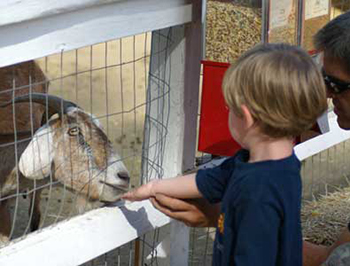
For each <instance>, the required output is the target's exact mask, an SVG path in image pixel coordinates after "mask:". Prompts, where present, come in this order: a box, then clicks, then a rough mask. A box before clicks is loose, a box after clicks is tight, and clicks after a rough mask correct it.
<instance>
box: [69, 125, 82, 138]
mask: <svg viewBox="0 0 350 266" xmlns="http://www.w3.org/2000/svg"><path fill="white" fill-rule="evenodd" d="M79 132H80V129H79V128H78V127H72V128H70V129H69V130H68V134H69V136H76V135H78V134H79Z"/></svg>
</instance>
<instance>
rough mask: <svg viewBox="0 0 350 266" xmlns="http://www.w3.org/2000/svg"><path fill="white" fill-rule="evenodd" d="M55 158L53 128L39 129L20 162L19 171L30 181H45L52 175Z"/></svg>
mask: <svg viewBox="0 0 350 266" xmlns="http://www.w3.org/2000/svg"><path fill="white" fill-rule="evenodd" d="M53 156H54V149H53V142H52V132H51V127H49V126H48V125H44V126H42V127H41V128H39V129H38V130H37V131H36V132H35V134H34V136H33V139H32V140H31V142H30V143H29V145H28V146H27V148H26V149H25V150H24V152H23V153H22V155H21V158H20V160H19V170H20V171H21V173H22V174H23V175H24V176H25V177H26V178H29V179H43V178H45V177H47V176H48V175H49V174H50V170H51V163H52V159H53Z"/></svg>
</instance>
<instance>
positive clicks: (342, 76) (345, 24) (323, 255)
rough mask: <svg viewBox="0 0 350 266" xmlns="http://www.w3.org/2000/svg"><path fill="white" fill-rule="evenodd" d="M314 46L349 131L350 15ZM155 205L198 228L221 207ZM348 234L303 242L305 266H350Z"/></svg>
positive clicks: (166, 201) (160, 201)
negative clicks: (329, 242)
mask: <svg viewBox="0 0 350 266" xmlns="http://www.w3.org/2000/svg"><path fill="white" fill-rule="evenodd" d="M314 42H315V46H316V48H317V50H319V51H320V52H322V53H323V74H324V79H325V83H326V85H327V88H328V95H329V97H330V98H331V99H332V102H333V105H334V112H335V113H336V114H337V116H338V118H337V122H338V124H339V126H340V127H341V128H343V129H346V130H350V12H347V13H344V14H342V15H340V16H338V17H337V18H335V19H333V20H332V21H330V22H329V23H328V24H327V25H325V26H324V27H323V28H322V29H321V30H320V31H319V32H318V33H317V34H316V36H315V38H314ZM152 203H153V205H154V206H155V207H156V208H157V209H159V210H160V211H162V212H163V213H165V214H166V215H168V216H170V217H172V218H174V219H177V220H180V221H182V222H184V223H185V224H187V225H189V226H195V227H209V226H214V227H215V226H216V224H217V218H218V215H219V210H220V206H219V205H210V204H209V203H208V202H206V201H205V200H204V199H200V200H197V201H191V202H189V201H187V202H185V201H182V200H179V199H174V198H169V197H166V196H164V195H157V196H156V198H155V199H152ZM348 227H349V226H348ZM349 230H350V228H346V229H344V230H343V232H342V233H341V234H340V236H339V238H338V240H337V241H336V242H335V243H334V244H333V245H332V246H331V247H325V246H318V245H314V244H311V243H309V242H306V241H304V245H303V253H304V254H303V264H304V265H305V266H316V265H321V263H323V262H325V261H326V262H325V263H324V264H322V265H326V266H331V265H344V266H345V265H350V243H348V244H344V243H347V242H350V232H349ZM327 258H328V259H327Z"/></svg>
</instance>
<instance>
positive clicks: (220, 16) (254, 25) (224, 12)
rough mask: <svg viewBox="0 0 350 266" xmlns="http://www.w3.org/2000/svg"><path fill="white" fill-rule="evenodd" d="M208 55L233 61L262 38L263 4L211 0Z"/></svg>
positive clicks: (208, 19) (223, 60)
mask: <svg viewBox="0 0 350 266" xmlns="http://www.w3.org/2000/svg"><path fill="white" fill-rule="evenodd" d="M206 28H207V30H206V58H207V59H208V60H212V61H218V62H232V61H234V60H235V59H237V58H238V57H239V56H240V55H241V54H242V53H243V52H245V51H247V50H248V49H250V48H251V47H253V46H254V45H256V44H258V43H259V42H260V40H261V8H253V7H248V6H244V5H242V4H238V3H234V2H226V3H225V2H219V1H208V3H207V26H206Z"/></svg>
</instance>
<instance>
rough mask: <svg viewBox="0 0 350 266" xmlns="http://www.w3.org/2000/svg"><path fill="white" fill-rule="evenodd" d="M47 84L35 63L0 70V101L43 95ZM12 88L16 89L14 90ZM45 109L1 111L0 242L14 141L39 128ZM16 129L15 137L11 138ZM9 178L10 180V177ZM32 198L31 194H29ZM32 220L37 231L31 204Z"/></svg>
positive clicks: (6, 222) (21, 146) (5, 228)
mask: <svg viewBox="0 0 350 266" xmlns="http://www.w3.org/2000/svg"><path fill="white" fill-rule="evenodd" d="M46 85H47V82H46V77H45V75H44V73H43V72H42V71H41V69H40V67H39V66H38V65H37V64H36V63H35V62H34V61H28V62H24V63H20V64H17V65H13V66H9V67H3V68H0V102H8V101H11V99H12V98H13V97H14V96H20V95H25V94H28V93H30V92H38V93H46V92H47V88H46ZM14 88H15V89H14ZM44 110H45V108H44V106H43V105H40V104H36V103H34V104H32V106H30V104H29V103H20V104H15V112H13V105H12V104H10V105H8V106H6V107H4V108H0V219H1V220H2V222H0V224H1V225H0V243H1V235H9V233H10V224H9V222H10V214H9V212H8V210H7V204H8V200H1V198H3V195H2V193H1V191H2V190H3V188H4V187H6V183H7V182H8V181H9V179H11V178H15V177H16V173H15V172H13V170H14V167H15V165H16V159H15V156H14V155H15V144H14V141H15V139H16V141H21V140H23V139H25V138H28V137H30V136H31V131H32V130H33V131H34V132H35V131H36V130H37V129H38V128H39V127H40V123H41V119H42V116H43V113H44ZM15 129H16V132H17V134H16V136H15V135H14V132H15ZM25 146H26V145H25V143H20V142H19V144H18V146H17V150H18V154H21V152H23V150H24V148H25ZM10 176H11V178H9V177H10ZM31 195H32V194H31ZM39 197H40V193H36V195H35V199H34V200H33V199H32V198H31V202H38V200H39ZM33 207H34V212H33V214H34V215H33V217H32V224H31V227H32V230H34V229H36V228H37V227H38V225H39V221H40V211H39V212H38V206H37V204H34V206H33Z"/></svg>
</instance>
